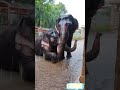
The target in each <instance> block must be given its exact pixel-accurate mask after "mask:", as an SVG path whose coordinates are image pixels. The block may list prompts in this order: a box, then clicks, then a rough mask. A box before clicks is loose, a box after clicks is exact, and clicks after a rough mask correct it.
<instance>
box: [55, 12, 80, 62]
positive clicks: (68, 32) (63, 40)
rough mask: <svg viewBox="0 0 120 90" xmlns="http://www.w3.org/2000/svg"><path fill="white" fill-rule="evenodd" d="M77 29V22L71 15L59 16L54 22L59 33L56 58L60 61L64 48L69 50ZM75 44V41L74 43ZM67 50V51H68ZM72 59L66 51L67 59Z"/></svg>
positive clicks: (62, 57) (68, 51)
mask: <svg viewBox="0 0 120 90" xmlns="http://www.w3.org/2000/svg"><path fill="white" fill-rule="evenodd" d="M77 28H78V21H77V19H75V18H74V17H73V16H72V15H70V14H66V15H61V16H60V17H59V18H58V19H57V20H56V31H57V32H58V33H59V37H60V38H59V41H60V44H59V45H58V52H59V53H58V57H59V58H60V60H62V59H64V58H65V57H64V49H65V46H67V47H68V48H71V43H72V38H73V33H74V32H75V30H76V29H77ZM75 43H76V44H77V41H75ZM68 48H67V49H68ZM70 57H72V55H71V52H70V50H67V58H70Z"/></svg>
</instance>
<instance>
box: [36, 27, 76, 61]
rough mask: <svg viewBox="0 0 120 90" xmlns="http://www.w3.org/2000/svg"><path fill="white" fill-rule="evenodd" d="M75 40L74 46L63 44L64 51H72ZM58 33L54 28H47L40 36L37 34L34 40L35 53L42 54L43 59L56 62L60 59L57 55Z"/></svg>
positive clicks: (58, 50)
mask: <svg viewBox="0 0 120 90" xmlns="http://www.w3.org/2000/svg"><path fill="white" fill-rule="evenodd" d="M76 42H77V41H75V43H74V46H73V47H72V48H69V47H68V46H67V45H65V48H64V49H63V50H64V51H69V52H73V51H74V50H75V49H76V47H77V43H76ZM60 43H61V42H60V37H59V34H58V33H57V32H56V31H55V30H52V29H50V30H48V31H47V32H46V33H44V34H43V35H42V36H39V37H38V38H37V39H36V41H35V54H36V55H38V56H44V58H45V60H49V61H52V62H53V63H56V62H58V61H60V60H63V59H61V58H60V57H59V56H58V55H59V52H60V50H61V47H59V45H60Z"/></svg>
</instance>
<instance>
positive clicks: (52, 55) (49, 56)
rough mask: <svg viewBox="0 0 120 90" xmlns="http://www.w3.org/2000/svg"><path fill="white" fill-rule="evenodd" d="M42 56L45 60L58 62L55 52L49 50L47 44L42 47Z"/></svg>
mask: <svg viewBox="0 0 120 90" xmlns="http://www.w3.org/2000/svg"><path fill="white" fill-rule="evenodd" d="M43 56H44V58H45V60H48V61H52V62H58V58H57V54H56V53H55V52H51V51H50V49H49V47H47V46H44V47H43Z"/></svg>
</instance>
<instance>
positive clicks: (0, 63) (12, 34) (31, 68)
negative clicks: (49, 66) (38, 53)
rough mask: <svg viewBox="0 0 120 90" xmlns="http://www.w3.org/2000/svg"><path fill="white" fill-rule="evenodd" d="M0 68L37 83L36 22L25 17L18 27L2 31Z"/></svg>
mask: <svg viewBox="0 0 120 90" xmlns="http://www.w3.org/2000/svg"><path fill="white" fill-rule="evenodd" d="M0 43H1V44H0V67H1V69H4V70H7V71H17V72H20V74H21V76H22V78H23V79H24V80H27V81H33V82H34V81H35V80H34V78H35V61H34V21H33V20H32V19H31V18H30V17H24V18H22V19H21V20H20V22H19V23H18V25H16V26H9V27H8V28H7V29H5V30H1V31H0Z"/></svg>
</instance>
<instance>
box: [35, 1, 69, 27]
mask: <svg viewBox="0 0 120 90" xmlns="http://www.w3.org/2000/svg"><path fill="white" fill-rule="evenodd" d="M63 13H67V10H66V9H65V6H64V4H62V3H59V4H54V0H36V1H35V24H36V26H42V27H46V28H52V27H54V25H55V21H56V19H57V18H58V17H59V15H60V14H63Z"/></svg>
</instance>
